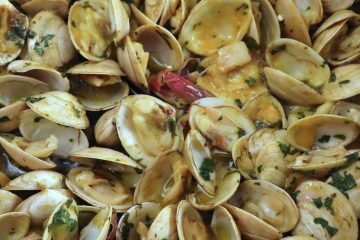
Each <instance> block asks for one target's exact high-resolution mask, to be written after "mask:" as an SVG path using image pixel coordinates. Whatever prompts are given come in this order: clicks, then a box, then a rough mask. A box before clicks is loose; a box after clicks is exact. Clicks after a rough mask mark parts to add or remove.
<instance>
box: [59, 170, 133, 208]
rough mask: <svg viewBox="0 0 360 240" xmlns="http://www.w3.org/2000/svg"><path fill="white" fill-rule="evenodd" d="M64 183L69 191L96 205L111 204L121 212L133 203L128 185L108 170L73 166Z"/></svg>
mask: <svg viewBox="0 0 360 240" xmlns="http://www.w3.org/2000/svg"><path fill="white" fill-rule="evenodd" d="M65 183H66V186H67V187H68V188H69V190H70V191H71V192H73V193H74V194H76V195H77V196H78V197H80V198H81V199H83V200H84V201H86V202H88V203H90V204H91V205H94V206H97V207H105V206H106V205H112V206H113V208H114V209H116V210H117V211H120V212H123V211H126V210H127V209H128V208H130V207H131V206H132V205H133V201H132V197H133V196H132V192H131V190H130V186H128V185H126V183H127V182H126V181H123V180H122V179H121V177H119V176H116V175H114V174H112V173H111V172H109V171H105V170H95V169H93V170H92V169H90V168H84V167H79V168H73V169H71V170H70V172H69V173H68V174H67V177H66V180H65Z"/></svg>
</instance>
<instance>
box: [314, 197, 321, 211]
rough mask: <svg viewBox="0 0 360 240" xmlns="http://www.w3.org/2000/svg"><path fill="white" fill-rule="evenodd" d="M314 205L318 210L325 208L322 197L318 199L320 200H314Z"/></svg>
mask: <svg viewBox="0 0 360 240" xmlns="http://www.w3.org/2000/svg"><path fill="white" fill-rule="evenodd" d="M313 203H314V204H315V206H316V207H317V208H321V207H322V206H323V203H322V201H321V197H318V198H314V199H313Z"/></svg>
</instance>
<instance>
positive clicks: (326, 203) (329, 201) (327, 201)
mask: <svg viewBox="0 0 360 240" xmlns="http://www.w3.org/2000/svg"><path fill="white" fill-rule="evenodd" d="M333 200H334V199H332V198H331V197H327V198H325V200H324V207H325V208H326V209H327V210H328V211H329V212H330V213H331V215H333V216H334V215H335V211H334V208H333V206H332V203H333Z"/></svg>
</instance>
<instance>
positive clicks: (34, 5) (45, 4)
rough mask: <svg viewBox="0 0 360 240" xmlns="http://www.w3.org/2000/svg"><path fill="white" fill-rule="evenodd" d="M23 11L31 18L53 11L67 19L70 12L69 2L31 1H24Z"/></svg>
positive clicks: (64, 0)
mask: <svg viewBox="0 0 360 240" xmlns="http://www.w3.org/2000/svg"><path fill="white" fill-rule="evenodd" d="M22 2H24V3H22V4H21V9H23V10H24V12H26V14H28V15H30V16H35V15H36V14H37V13H38V12H41V11H51V12H54V13H56V14H57V15H59V16H61V17H62V18H65V17H66V16H67V14H68V10H69V1H68V0H29V1H22Z"/></svg>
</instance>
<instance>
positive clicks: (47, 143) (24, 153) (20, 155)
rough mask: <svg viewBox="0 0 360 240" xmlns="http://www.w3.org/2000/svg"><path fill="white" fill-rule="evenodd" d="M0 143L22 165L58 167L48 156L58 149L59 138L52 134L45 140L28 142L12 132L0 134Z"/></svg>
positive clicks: (40, 168) (38, 167) (41, 167)
mask: <svg viewBox="0 0 360 240" xmlns="http://www.w3.org/2000/svg"><path fill="white" fill-rule="evenodd" d="M0 145H1V146H2V147H3V148H4V149H5V150H6V152H7V153H8V154H9V155H10V156H11V157H12V158H13V160H14V161H15V162H16V163H17V164H19V165H20V166H22V167H26V168H29V169H31V170H44V169H51V168H54V167H56V164H55V163H54V162H52V161H51V160H50V159H49V158H48V157H49V156H50V155H51V154H52V153H53V152H54V151H55V150H56V149H57V139H56V138H55V137H54V136H53V135H51V136H50V137H48V138H47V139H45V140H42V141H35V142H28V141H26V140H25V139H24V138H22V137H17V136H15V135H11V134H6V135H5V134H2V135H0Z"/></svg>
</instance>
